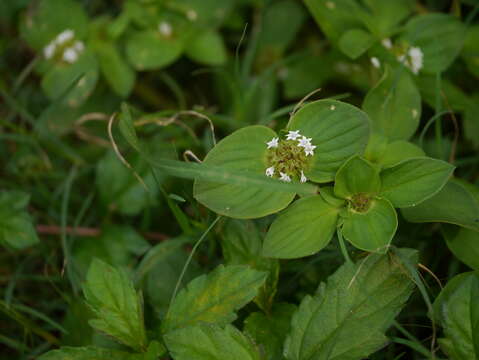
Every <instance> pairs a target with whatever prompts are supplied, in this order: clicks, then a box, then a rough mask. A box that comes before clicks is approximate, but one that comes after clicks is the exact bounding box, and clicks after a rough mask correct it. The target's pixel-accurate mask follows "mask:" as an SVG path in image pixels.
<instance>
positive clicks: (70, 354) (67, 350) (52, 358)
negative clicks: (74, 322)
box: [38, 341, 163, 360]
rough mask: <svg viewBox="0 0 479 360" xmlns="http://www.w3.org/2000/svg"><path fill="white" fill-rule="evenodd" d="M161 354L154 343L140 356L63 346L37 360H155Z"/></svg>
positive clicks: (157, 345)
mask: <svg viewBox="0 0 479 360" xmlns="http://www.w3.org/2000/svg"><path fill="white" fill-rule="evenodd" d="M162 353H163V348H162V345H160V344H159V343H158V342H155V341H154V342H152V343H151V345H150V347H149V348H148V352H146V353H142V354H131V353H127V352H124V351H118V350H111V349H102V348H98V347H93V346H85V347H68V346H65V347H62V348H60V349H58V350H52V351H49V352H48V353H46V354H43V355H42V356H40V357H39V358H38V360H113V359H114V360H156V359H157V358H158V356H161V355H162Z"/></svg>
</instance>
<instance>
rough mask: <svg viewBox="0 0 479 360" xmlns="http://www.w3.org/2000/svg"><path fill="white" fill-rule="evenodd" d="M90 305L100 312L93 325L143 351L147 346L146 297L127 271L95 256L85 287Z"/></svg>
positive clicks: (96, 313)
mask: <svg viewBox="0 0 479 360" xmlns="http://www.w3.org/2000/svg"><path fill="white" fill-rule="evenodd" d="M83 293H84V295H85V298H86V301H87V303H88V305H89V306H90V307H91V309H92V310H93V312H94V313H95V315H96V319H93V320H90V325H91V326H92V327H93V328H95V329H97V330H99V331H101V332H104V333H106V334H108V335H110V336H113V337H114V338H115V339H117V340H118V341H120V342H121V343H123V344H125V345H127V346H129V347H131V348H132V349H135V350H137V351H142V350H144V349H146V343H147V339H146V332H145V327H144V323H143V298H142V296H141V295H140V294H139V293H137V292H136V291H135V289H134V287H133V284H132V282H131V281H130V279H129V277H128V275H127V273H126V272H125V271H124V270H121V269H119V270H118V269H115V268H114V267H112V266H110V265H108V264H106V263H104V262H103V261H101V260H98V259H95V260H94V261H93V262H92V264H91V266H90V269H89V271H88V274H87V279H86V283H85V285H84V287H83Z"/></svg>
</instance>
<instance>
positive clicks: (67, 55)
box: [63, 48, 78, 64]
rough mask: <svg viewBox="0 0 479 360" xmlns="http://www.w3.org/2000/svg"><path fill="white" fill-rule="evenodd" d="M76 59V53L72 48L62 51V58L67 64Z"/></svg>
mask: <svg viewBox="0 0 479 360" xmlns="http://www.w3.org/2000/svg"><path fill="white" fill-rule="evenodd" d="M77 59H78V53H77V52H76V50H75V49H74V48H68V49H66V50H65V51H64V52H63V60H64V61H65V62H67V63H69V64H73V63H74V62H75V61H77Z"/></svg>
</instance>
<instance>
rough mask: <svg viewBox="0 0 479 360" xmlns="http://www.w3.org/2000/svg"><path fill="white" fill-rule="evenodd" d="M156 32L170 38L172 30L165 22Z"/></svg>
mask: <svg viewBox="0 0 479 360" xmlns="http://www.w3.org/2000/svg"><path fill="white" fill-rule="evenodd" d="M158 31H159V32H160V34H161V35H163V36H166V37H170V36H171V34H172V33H173V28H172V27H171V25H170V23H168V22H166V21H162V22H161V23H160V24H159V25H158Z"/></svg>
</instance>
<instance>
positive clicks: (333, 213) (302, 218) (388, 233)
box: [263, 156, 453, 258]
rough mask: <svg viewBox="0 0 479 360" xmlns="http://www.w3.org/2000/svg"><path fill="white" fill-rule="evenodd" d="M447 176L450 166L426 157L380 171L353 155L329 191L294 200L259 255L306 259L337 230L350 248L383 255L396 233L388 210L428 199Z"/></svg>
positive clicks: (273, 226) (413, 204) (328, 188)
mask: <svg viewBox="0 0 479 360" xmlns="http://www.w3.org/2000/svg"><path fill="white" fill-rule="evenodd" d="M452 171H453V166H451V165H450V164H448V163H446V162H444V161H441V160H436V159H431V158H426V157H424V158H414V159H409V160H406V161H403V162H401V163H399V164H397V165H395V166H393V167H390V168H386V169H384V170H382V171H380V168H379V167H378V166H375V165H373V164H372V163H370V162H369V161H367V160H365V159H363V158H361V157H359V156H354V157H352V158H350V159H349V160H348V161H347V162H345V163H344V165H343V166H342V167H341V168H340V169H339V170H338V172H337V174H336V178H335V183H334V187H324V188H322V189H321V192H320V195H321V196H317V195H316V196H311V197H307V198H303V199H300V200H298V201H297V202H295V204H294V205H292V206H291V207H289V208H288V209H287V210H286V211H285V212H283V213H282V214H281V215H280V216H279V217H278V218H277V219H276V220H275V221H274V222H273V224H272V225H271V228H270V230H269V231H268V234H267V235H266V239H265V242H264V248H263V253H264V255H265V256H270V257H275V258H297V257H302V256H308V255H312V254H314V253H316V252H318V251H319V250H321V249H322V248H324V247H325V246H326V245H327V244H328V243H329V242H330V241H331V238H332V236H333V234H334V232H335V231H336V229H337V228H339V230H340V231H341V234H342V235H344V237H345V238H346V239H347V240H348V241H349V242H351V243H352V244H353V245H354V246H355V247H357V248H359V249H362V250H366V251H371V252H379V253H384V252H386V251H387V249H388V247H389V244H390V242H391V240H392V238H393V236H394V234H395V233H396V229H397V214H396V211H395V210H394V208H395V207H396V208H404V207H410V206H415V205H416V204H418V203H420V202H421V201H424V200H426V199H427V198H429V197H431V196H432V195H434V194H435V193H437V192H438V191H439V190H440V189H441V188H442V187H443V186H444V184H445V182H446V181H447V179H448V178H449V176H450V175H451V173H452Z"/></svg>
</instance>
